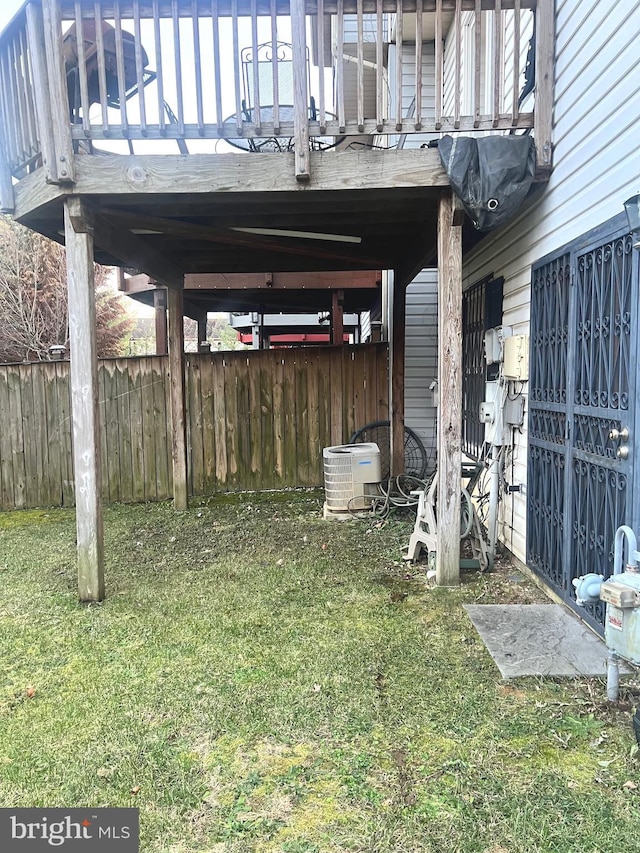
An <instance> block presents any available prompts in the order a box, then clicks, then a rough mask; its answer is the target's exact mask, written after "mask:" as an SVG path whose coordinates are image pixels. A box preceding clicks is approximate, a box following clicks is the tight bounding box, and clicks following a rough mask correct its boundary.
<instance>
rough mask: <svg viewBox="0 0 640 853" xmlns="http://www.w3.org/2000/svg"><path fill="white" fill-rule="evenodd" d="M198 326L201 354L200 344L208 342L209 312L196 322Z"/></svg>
mask: <svg viewBox="0 0 640 853" xmlns="http://www.w3.org/2000/svg"><path fill="white" fill-rule="evenodd" d="M196 323H197V324H198V352H200V344H203V343H204V342H205V341H206V340H207V312H206V311H204V312H203V313H202V314H201V315H200V316H199V317H198V319H197V320H196Z"/></svg>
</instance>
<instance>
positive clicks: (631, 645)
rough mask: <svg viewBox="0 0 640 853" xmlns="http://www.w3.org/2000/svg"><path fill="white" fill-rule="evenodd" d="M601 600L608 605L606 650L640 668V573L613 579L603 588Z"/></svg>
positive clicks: (623, 573)
mask: <svg viewBox="0 0 640 853" xmlns="http://www.w3.org/2000/svg"><path fill="white" fill-rule="evenodd" d="M600 598H601V600H602V601H606V602H607V615H606V618H605V624H604V639H605V642H606V644H607V646H608V647H609V648H610V649H611V650H612V651H614V652H617V653H618V654H619V655H620V657H622V658H624V659H625V660H628V661H631V663H633V664H635V665H636V666H638V665H640V573H638V572H622V573H621V574H617V575H614V577H612V578H610V579H609V580H607V581H605V582H604V583H603V584H602V586H601V588H600Z"/></svg>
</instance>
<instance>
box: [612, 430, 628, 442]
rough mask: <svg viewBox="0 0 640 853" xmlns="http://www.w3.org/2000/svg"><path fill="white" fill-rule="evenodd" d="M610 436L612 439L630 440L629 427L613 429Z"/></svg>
mask: <svg viewBox="0 0 640 853" xmlns="http://www.w3.org/2000/svg"><path fill="white" fill-rule="evenodd" d="M609 438H610V439H611V441H628V440H629V429H628V427H622V429H620V430H618V429H612V430H611V432H610V433H609Z"/></svg>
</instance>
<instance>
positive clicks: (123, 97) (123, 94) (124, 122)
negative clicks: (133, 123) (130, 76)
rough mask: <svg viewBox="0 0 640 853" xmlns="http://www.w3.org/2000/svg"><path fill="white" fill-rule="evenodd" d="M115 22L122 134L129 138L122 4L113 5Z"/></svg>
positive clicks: (116, 2)
mask: <svg viewBox="0 0 640 853" xmlns="http://www.w3.org/2000/svg"><path fill="white" fill-rule="evenodd" d="M113 21H114V24H115V29H116V69H117V73H118V104H119V107H120V132H121V133H122V135H123V136H124V137H128V136H129V120H128V118H127V78H126V72H125V67H124V46H123V44H122V20H121V17H120V3H119V2H118V0H115V2H114V4H113Z"/></svg>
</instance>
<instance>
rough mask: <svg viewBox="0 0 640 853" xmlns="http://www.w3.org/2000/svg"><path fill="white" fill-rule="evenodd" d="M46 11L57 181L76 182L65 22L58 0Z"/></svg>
mask: <svg viewBox="0 0 640 853" xmlns="http://www.w3.org/2000/svg"><path fill="white" fill-rule="evenodd" d="M42 13H43V16H44V39H45V46H46V51H47V73H48V77H49V94H50V97H51V122H52V130H53V142H54V145H55V159H56V172H57V181H58V182H59V183H73V182H74V181H75V164H74V159H73V142H72V139H71V119H70V114H69V96H68V94H67V78H66V75H65V70H64V57H63V55H62V24H61V20H60V4H59V2H58V0H42Z"/></svg>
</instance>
